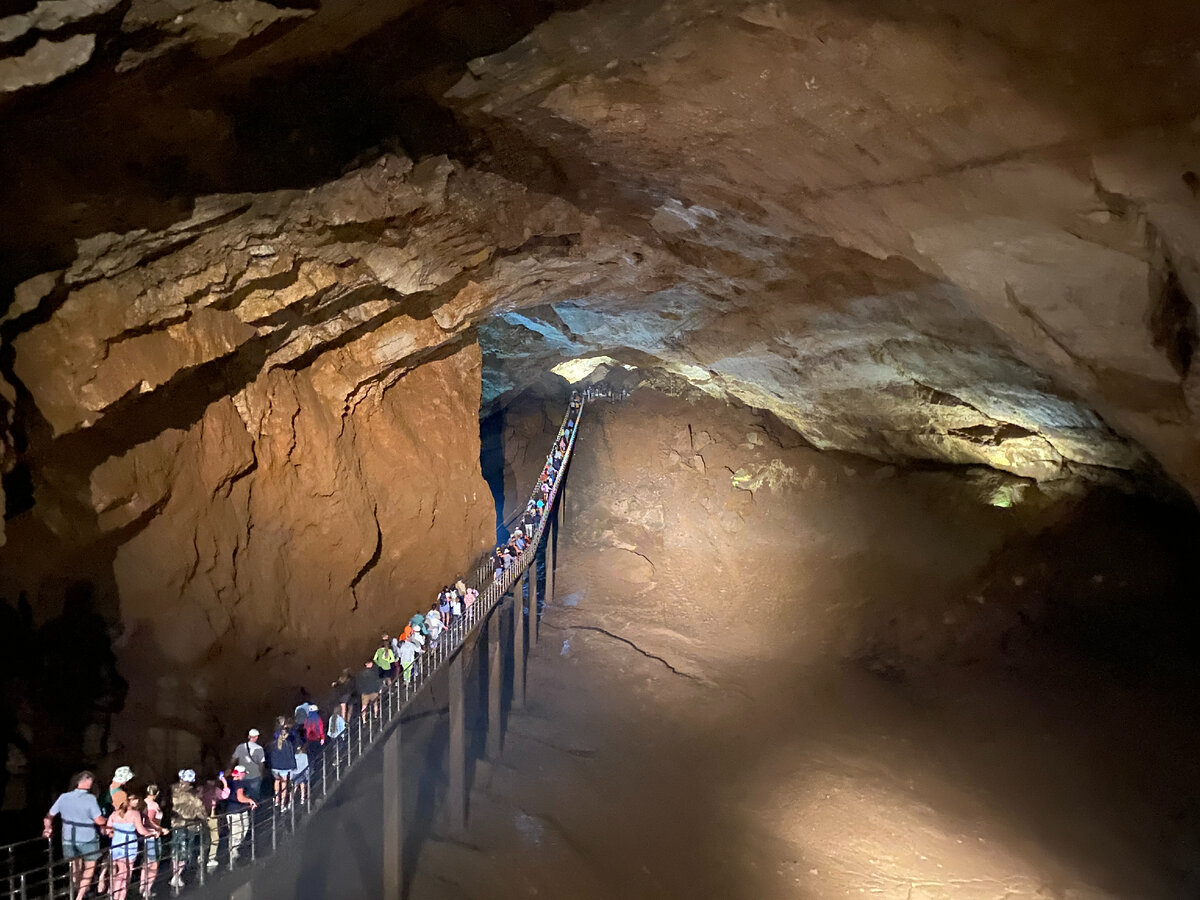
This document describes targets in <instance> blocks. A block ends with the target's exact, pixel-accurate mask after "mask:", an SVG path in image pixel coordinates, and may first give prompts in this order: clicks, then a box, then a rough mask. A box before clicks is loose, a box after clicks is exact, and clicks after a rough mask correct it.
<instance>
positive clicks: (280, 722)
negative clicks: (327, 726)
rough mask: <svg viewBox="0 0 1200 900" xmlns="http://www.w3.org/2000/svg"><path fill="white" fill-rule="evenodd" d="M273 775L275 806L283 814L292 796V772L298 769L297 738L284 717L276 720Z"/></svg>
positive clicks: (272, 760) (271, 759)
mask: <svg viewBox="0 0 1200 900" xmlns="http://www.w3.org/2000/svg"><path fill="white" fill-rule="evenodd" d="M270 763H271V775H272V776H274V779H275V805H276V806H278V807H279V811H280V812H283V811H284V810H285V809H287V808H288V800H289V798H290V796H291V791H290V789H289V788H290V786H291V785H290V783H291V780H292V770H294V769H295V768H296V738H295V735H294V733H293V732H292V729H291V728H290V727H289V725H288V721H287V719H286V718H285V717H284V716H279V718H277V719H276V720H275V738H274V740H272V741H271V756H270Z"/></svg>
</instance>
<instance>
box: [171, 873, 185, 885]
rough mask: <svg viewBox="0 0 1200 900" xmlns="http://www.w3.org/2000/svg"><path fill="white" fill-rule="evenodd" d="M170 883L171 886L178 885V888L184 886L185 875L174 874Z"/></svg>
mask: <svg viewBox="0 0 1200 900" xmlns="http://www.w3.org/2000/svg"><path fill="white" fill-rule="evenodd" d="M170 884H171V887H177V888H181V887H183V876H182V875H176V876H174V877H173V878H172V879H171V881H170Z"/></svg>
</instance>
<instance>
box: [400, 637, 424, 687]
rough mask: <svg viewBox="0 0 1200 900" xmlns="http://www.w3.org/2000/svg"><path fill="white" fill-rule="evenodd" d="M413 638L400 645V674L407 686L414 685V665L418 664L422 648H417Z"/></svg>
mask: <svg viewBox="0 0 1200 900" xmlns="http://www.w3.org/2000/svg"><path fill="white" fill-rule="evenodd" d="M412 637H413V636H412V635H410V636H409V639H408V640H405V641H404V642H403V643H401V644H400V659H399V662H400V672H401V674H402V675H403V676H404V683H405V684H412V678H413V664H414V663H415V662H416V659H417V654H418V653H419V652H420V648H419V647H417V644H416V642H415V641H414V640H412Z"/></svg>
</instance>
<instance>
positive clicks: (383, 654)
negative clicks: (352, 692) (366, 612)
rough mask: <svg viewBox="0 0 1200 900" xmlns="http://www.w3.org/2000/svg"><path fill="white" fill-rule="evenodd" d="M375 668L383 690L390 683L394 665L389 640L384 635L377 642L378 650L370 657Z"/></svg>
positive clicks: (394, 659)
mask: <svg viewBox="0 0 1200 900" xmlns="http://www.w3.org/2000/svg"><path fill="white" fill-rule="evenodd" d="M372 659H373V660H374V662H375V667H376V668H377V669H378V670H379V680H380V681H381V682H382V687H384V688H385V689H386V688H387V687H389V686H390V685H391V683H392V666H394V665H395V664H396V654H395V653H393V652H392V642H391V639H390V638H389V637H388V636H387V635H386V634H385V635H384V636H383V637H382V639H381V640H380V642H379V649H378V650H376V651H375V655H374V656H373V657H372Z"/></svg>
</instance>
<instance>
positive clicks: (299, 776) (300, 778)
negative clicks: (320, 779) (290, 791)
mask: <svg viewBox="0 0 1200 900" xmlns="http://www.w3.org/2000/svg"><path fill="white" fill-rule="evenodd" d="M311 771H312V769H311V768H308V769H305V770H304V771H303V772H293V773H292V784H308V773H309V772H311Z"/></svg>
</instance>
